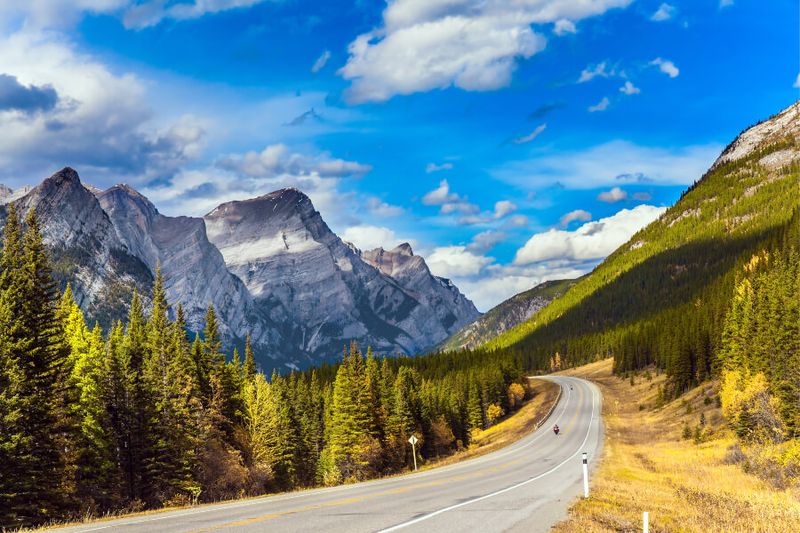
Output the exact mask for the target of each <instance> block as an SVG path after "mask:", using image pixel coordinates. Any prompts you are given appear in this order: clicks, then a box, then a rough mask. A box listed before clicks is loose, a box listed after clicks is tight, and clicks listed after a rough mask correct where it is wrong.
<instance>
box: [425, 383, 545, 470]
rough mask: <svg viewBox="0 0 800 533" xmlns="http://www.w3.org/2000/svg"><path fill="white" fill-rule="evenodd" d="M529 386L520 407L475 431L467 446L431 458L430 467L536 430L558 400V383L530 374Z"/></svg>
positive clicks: (486, 450)
mask: <svg viewBox="0 0 800 533" xmlns="http://www.w3.org/2000/svg"><path fill="white" fill-rule="evenodd" d="M529 388H530V390H532V391H533V393H534V396H533V398H531V399H530V400H528V401H527V402H526V403H525V405H523V406H522V407H521V408H520V409H519V410H518V411H516V412H515V413H513V414H512V415H511V416H509V417H508V418H505V419H503V420H501V421H500V422H498V423H497V424H495V425H494V426H492V427H490V428H488V429H486V430H484V431H480V432H478V433H477V434H475V435H473V440H472V442H471V443H470V445H469V448H467V449H466V450H463V451H461V452H457V453H455V454H453V455H449V456H447V457H444V458H442V459H440V460H438V461H434V462H431V463H430V464H429V465H428V466H427V468H435V467H437V466H443V465H447V464H451V463H457V462H459V461H463V460H464V459H470V458H472V457H477V456H478V455H484V454H487V453H489V452H493V451H495V450H497V449H500V448H502V447H503V446H508V445H509V444H511V443H513V442H514V441H516V440H519V439H520V438H522V437H524V436H525V435H527V434H528V433H530V432H531V431H533V429H534V428H535V427H536V426H537V424H541V423H542V421H543V418H544V417H545V415H547V413H548V412H549V411H550V408H551V407H552V406H553V404H554V403H555V401H556V398H557V396H558V390H559V387H558V385H556V384H555V383H553V382H552V381H547V380H544V379H536V378H531V379H530V380H529Z"/></svg>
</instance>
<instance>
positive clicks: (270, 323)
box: [0, 168, 479, 368]
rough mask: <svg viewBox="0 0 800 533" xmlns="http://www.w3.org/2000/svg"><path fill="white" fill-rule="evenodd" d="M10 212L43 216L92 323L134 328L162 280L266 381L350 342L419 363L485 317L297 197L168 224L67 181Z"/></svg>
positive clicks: (418, 267)
mask: <svg viewBox="0 0 800 533" xmlns="http://www.w3.org/2000/svg"><path fill="white" fill-rule="evenodd" d="M10 202H15V204H16V205H17V206H18V208H19V210H20V212H21V214H22V215H23V216H24V215H25V214H26V213H27V212H28V211H29V210H30V209H33V208H35V209H36V212H37V214H38V215H39V219H40V221H41V226H42V231H43V233H44V238H45V243H46V244H47V245H48V246H49V248H50V250H51V253H52V256H53V261H54V271H55V275H56V278H57V279H58V280H59V281H60V282H61V284H62V285H65V284H66V283H67V282H69V283H70V284H71V285H72V288H73V292H74V294H75V297H76V299H77V301H78V304H79V305H80V306H81V308H82V309H84V311H86V312H87V314H88V315H89V318H90V319H91V320H98V321H99V322H100V323H101V325H103V326H106V327H107V326H109V325H110V324H111V323H112V321H114V320H117V319H124V318H125V317H126V316H127V311H128V305H129V303H130V298H131V295H132V293H133V291H134V290H137V291H138V292H139V293H140V294H142V295H143V297H144V299H145V302H147V297H148V295H149V294H150V290H151V286H152V281H153V279H154V276H155V271H156V268H158V267H159V266H160V268H161V272H162V274H163V276H164V280H165V285H166V289H167V296H168V299H169V301H170V303H172V304H173V305H175V304H178V303H180V304H182V305H183V307H184V310H185V314H186V317H187V321H188V324H189V326H190V327H191V328H192V329H194V330H200V329H202V327H203V326H204V324H203V321H204V315H205V311H206V308H207V307H208V305H209V304H213V305H214V307H215V309H216V311H217V315H218V317H219V321H220V330H221V332H222V334H223V337H224V339H225V341H226V344H227V345H228V347H230V346H231V345H241V344H242V343H243V341H244V338H245V336H246V335H247V334H250V335H251V337H252V340H253V344H254V349H255V350H256V353H257V354H259V355H260V360H261V362H262V365H263V366H264V367H265V368H269V367H285V366H288V367H291V368H294V367H299V366H305V365H308V364H312V363H318V362H321V361H331V360H335V359H338V357H339V356H340V354H341V350H342V347H343V346H345V345H347V344H348V343H349V342H350V341H351V340H355V341H357V342H358V343H360V344H361V345H369V346H372V348H373V349H374V350H375V351H377V352H382V353H391V354H393V353H397V352H400V353H405V354H415V353H420V352H423V351H425V350H426V349H429V348H431V347H433V346H434V345H436V344H437V343H439V342H441V341H442V340H443V339H445V338H446V337H447V336H449V335H450V334H451V333H453V332H454V331H456V330H457V329H458V328H460V327H461V326H463V325H465V324H467V323H469V322H471V321H472V320H473V319H474V318H476V317H477V316H478V315H479V313H478V312H477V310H476V309H475V306H474V305H472V302H470V301H469V300H468V299H466V298H465V297H464V296H463V295H462V294H461V293H460V292H459V291H458V289H457V288H456V287H455V286H454V285H453V284H452V283H450V282H449V281H448V280H445V279H442V278H438V277H436V276H433V275H432V274H431V273H430V271H429V270H428V267H427V265H426V264H425V261H424V260H423V259H422V258H421V257H419V256H415V255H414V254H413V252H412V251H411V248H410V247H409V246H408V245H403V246H400V247H398V248H396V249H394V250H391V251H385V250H382V249H378V250H371V251H369V252H364V253H363V254H362V253H361V252H360V251H359V250H357V249H356V248H355V247H353V246H352V245H350V244H348V243H345V242H343V241H342V240H341V239H340V238H339V237H338V236H336V235H335V234H334V233H333V232H332V231H331V230H330V229H329V228H328V226H327V224H325V221H324V220H322V217H321V216H320V214H319V213H318V212H317V211H316V210H315V209H314V206H313V205H312V203H311V200H309V198H308V197H307V196H306V195H305V194H303V193H302V192H300V191H298V190H296V189H285V190H281V191H276V192H274V193H270V194H267V195H264V196H261V197H259V198H254V199H252V200H245V201H240V202H230V203H226V204H223V205H220V206H219V207H217V208H216V209H215V210H214V211H212V212H211V213H209V214H208V215H206V217H205V218H204V219H203V218H191V217H168V216H164V215H162V214H161V213H159V212H158V210H157V209H156V207H155V206H154V205H153V204H152V203H151V202H150V201H149V200H148V199H147V198H145V197H144V196H143V195H141V194H140V193H138V192H137V191H136V190H134V189H133V188H131V187H129V186H127V185H115V186H114V187H111V188H110V189H108V190H105V191H100V190H97V189H94V188H91V187H88V186H86V185H84V184H82V183H81V181H80V179H79V177H78V174H77V173H76V172H75V171H74V170H72V169H70V168H65V169H63V170H61V171H60V172H58V173H56V174H54V175H53V176H51V177H50V178H48V179H46V180H45V181H44V182H42V183H41V184H40V185H39V186H37V187H35V188H33V189H19V190H17V191H13V190H11V189H9V188H8V187H0V204H2V206H3V207H2V216H3V218H5V216H6V214H7V205H8V203H10Z"/></svg>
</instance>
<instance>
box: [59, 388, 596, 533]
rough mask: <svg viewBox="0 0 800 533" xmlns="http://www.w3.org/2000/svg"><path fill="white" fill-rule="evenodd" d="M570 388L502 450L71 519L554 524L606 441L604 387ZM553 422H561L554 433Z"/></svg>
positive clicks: (107, 524) (474, 527)
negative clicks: (178, 506) (273, 491)
mask: <svg viewBox="0 0 800 533" xmlns="http://www.w3.org/2000/svg"><path fill="white" fill-rule="evenodd" d="M549 379H552V380H553V381H555V382H556V383H558V384H559V385H560V386H561V388H562V394H561V399H560V400H559V403H558V405H557V406H556V408H555V410H554V411H553V413H552V415H551V416H550V419H549V420H548V421H547V422H546V423H545V424H544V425H543V427H541V428H539V429H538V430H537V431H534V432H533V433H531V434H529V435H527V436H526V437H524V438H522V439H520V440H518V441H517V442H515V443H514V444H511V445H509V446H507V447H505V448H503V449H500V450H497V451H495V452H492V453H490V454H487V455H484V456H481V457H477V458H475V459H471V460H468V461H463V462H460V463H456V464H452V465H449V466H445V467H441V468H435V469H431V470H426V471H423V472H418V473H414V474H409V475H405V476H397V477H393V478H386V479H380V480H375V481H368V482H364V483H358V484H353V485H346V486H341V487H332V488H327V489H315V490H307V491H302V492H294V493H288V494H282V495H277V496H270V497H264V498H257V499H250V500H240V501H236V502H231V503H224V504H212V505H204V506H200V507H196V508H191V509H183V510H178V511H166V512H161V513H157V514H150V515H142V516H134V517H129V518H122V519H116V520H109V521H101V522H94V523H87V524H84V525H81V526H76V527H69V528H62V529H59V531H65V532H66V531H69V532H88V531H122V532H131V533H138V532H147V533H158V532H194V533H200V532H216V531H220V532H231V531H243V532H255V531H259V532H261V531H279V532H281V533H283V532H294V531H297V532H308V531H320V532H326V533H327V532H348V533H350V532H362V531H363V532H384V533H388V532H390V531H403V532H418V531H435V532H449V531H480V532H494V531H520V532H521V531H525V532H532V531H547V530H549V529H550V527H551V526H552V525H553V524H554V523H555V522H557V521H559V520H561V519H563V518H564V517H565V516H566V511H567V508H568V507H569V504H570V502H571V501H572V500H573V499H574V498H575V497H576V496H579V495H580V494H582V493H583V488H582V487H583V485H582V473H581V472H582V466H581V452H588V454H589V462H590V465H592V464H594V463H595V462H596V461H594V459H595V458H597V457H599V452H600V448H601V446H602V423H601V419H600V402H601V397H600V391H599V390H598V388H597V387H596V386H595V385H593V384H592V383H589V382H587V381H584V380H581V379H578V378H571V377H555V376H554V377H551V378H549ZM553 424H558V425H559V426H560V427H561V434H560V435H559V436H557V437H556V436H555V435H554V434H553V432H552V430H551V428H552V426H553Z"/></svg>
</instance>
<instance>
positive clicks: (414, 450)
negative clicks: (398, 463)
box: [408, 435, 419, 472]
mask: <svg viewBox="0 0 800 533" xmlns="http://www.w3.org/2000/svg"><path fill="white" fill-rule="evenodd" d="M408 442H410V443H411V455H413V456H414V471H415V472H416V471H417V449H416V447H415V445H416V444H417V442H419V440H418V439H417V437H415V436H414V435H411V437H410V438H409V439H408Z"/></svg>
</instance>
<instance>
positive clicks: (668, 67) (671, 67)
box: [650, 57, 681, 78]
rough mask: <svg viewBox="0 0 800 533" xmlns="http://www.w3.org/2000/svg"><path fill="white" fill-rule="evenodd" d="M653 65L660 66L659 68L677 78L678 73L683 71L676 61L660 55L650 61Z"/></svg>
mask: <svg viewBox="0 0 800 533" xmlns="http://www.w3.org/2000/svg"><path fill="white" fill-rule="evenodd" d="M650 64H651V65H653V66H656V67H658V70H660V71H661V72H663V73H664V74H666V75H667V76H669V77H670V78H677V77H678V74H680V73H681V71H680V70H678V67H676V66H675V63H673V62H672V61H668V60H666V59H662V58H660V57H657V58H655V59H654V60H652V61H651V62H650Z"/></svg>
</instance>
